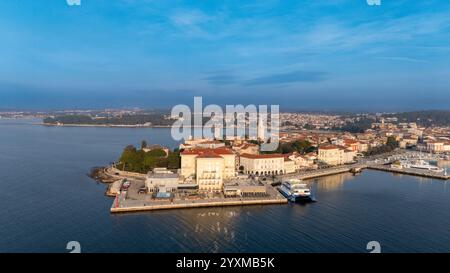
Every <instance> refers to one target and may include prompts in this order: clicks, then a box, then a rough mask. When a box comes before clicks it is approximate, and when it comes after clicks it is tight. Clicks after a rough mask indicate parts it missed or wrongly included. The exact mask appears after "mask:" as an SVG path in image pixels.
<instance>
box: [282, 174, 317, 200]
mask: <svg viewBox="0 0 450 273" xmlns="http://www.w3.org/2000/svg"><path fill="white" fill-rule="evenodd" d="M278 190H279V191H280V193H281V194H283V196H284V197H286V198H287V199H288V200H289V201H291V202H299V201H313V199H312V198H311V190H310V188H309V187H308V185H306V184H304V183H301V181H300V180H298V179H291V180H289V181H285V182H283V183H281V186H280V187H279V188H278Z"/></svg>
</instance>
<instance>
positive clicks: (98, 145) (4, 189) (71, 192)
mask: <svg viewBox="0 0 450 273" xmlns="http://www.w3.org/2000/svg"><path fill="white" fill-rule="evenodd" d="M142 139H146V140H147V141H148V142H150V143H161V144H165V145H168V146H171V147H174V146H176V145H177V143H176V142H175V141H172V140H171V138H170V131H169V130H168V129H118V128H75V127H74V128H69V127H67V128H66V127H65V128H61V127H43V126H38V125H32V121H18V120H0V174H1V176H0V187H1V188H0V208H1V209H2V212H1V213H0V252H67V250H66V244H67V242H69V241H79V242H80V243H81V248H82V251H83V252H366V244H367V242H369V241H372V240H376V241H379V242H380V244H381V247H382V251H384V252H448V251H449V250H450V228H449V227H450V185H448V184H447V183H446V182H443V181H438V180H431V179H420V178H417V177H410V176H394V175H392V174H389V173H383V172H376V171H365V172H364V173H363V174H361V175H359V176H352V175H349V174H344V175H337V176H330V177H325V178H321V179H317V180H313V181H309V183H310V184H311V185H312V187H313V189H314V192H315V195H316V198H317V199H318V200H319V202H317V203H314V204H308V205H298V204H297V205H294V204H290V205H274V206H254V207H232V208H214V209H190V210H180V211H160V212H152V213H139V214H120V215H111V214H110V213H109V208H110V206H111V202H112V199H110V198H108V197H105V196H104V191H105V188H106V186H105V185H103V184H99V183H96V182H95V181H93V180H91V179H90V178H89V177H88V176H87V175H86V174H87V173H88V172H89V170H90V168H91V167H93V166H99V165H105V164H108V163H109V162H110V161H111V160H114V159H116V158H118V156H119V155H120V153H121V150H122V148H123V147H124V146H126V145H128V144H135V145H139V143H140V141H141V140H142Z"/></svg>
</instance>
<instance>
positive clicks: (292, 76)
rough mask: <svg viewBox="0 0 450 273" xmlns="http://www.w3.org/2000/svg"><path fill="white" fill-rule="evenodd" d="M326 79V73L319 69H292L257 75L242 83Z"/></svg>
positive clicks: (281, 82) (258, 83)
mask: <svg viewBox="0 0 450 273" xmlns="http://www.w3.org/2000/svg"><path fill="white" fill-rule="evenodd" d="M326 79H327V73H325V72H320V71H292V72H287V73H279V74H272V75H266V76H261V77H257V78H254V79H251V80H247V81H245V82H244V85H246V86H251V85H267V84H285V83H295V82H320V81H324V80H326Z"/></svg>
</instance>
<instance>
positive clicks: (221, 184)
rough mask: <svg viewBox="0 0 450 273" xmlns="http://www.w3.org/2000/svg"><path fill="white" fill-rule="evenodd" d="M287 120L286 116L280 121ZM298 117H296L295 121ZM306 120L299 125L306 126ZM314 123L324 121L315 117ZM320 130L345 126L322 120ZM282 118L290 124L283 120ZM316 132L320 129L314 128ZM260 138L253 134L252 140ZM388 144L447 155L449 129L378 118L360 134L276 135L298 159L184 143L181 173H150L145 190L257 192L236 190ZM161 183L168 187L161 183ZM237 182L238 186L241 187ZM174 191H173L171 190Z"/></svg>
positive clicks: (252, 147) (244, 146) (242, 144)
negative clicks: (301, 144)
mask: <svg viewBox="0 0 450 273" xmlns="http://www.w3.org/2000/svg"><path fill="white" fill-rule="evenodd" d="M286 115H287V116H286ZM295 116H296V117H298V115H295ZM312 116H314V115H311V116H306V117H303V118H304V122H308V123H311V121H312ZM315 117H316V118H317V119H318V120H317V122H319V119H322V118H323V117H324V116H322V115H319V116H317V115H315ZM326 117H327V119H325V120H324V121H320V122H322V123H321V124H323V122H325V123H326V124H328V125H326V126H331V125H333V126H334V125H336V124H340V123H341V122H348V121H345V120H342V119H341V120H340V121H337V120H336V119H335V118H334V116H330V117H328V116H326ZM284 118H293V116H291V114H284ZM320 126H322V125H320ZM259 136H260V135H259V134H258V137H259ZM388 138H394V139H395V140H396V141H397V142H398V144H399V147H400V148H415V149H420V150H423V151H428V152H433V153H447V152H449V153H450V128H448V127H446V128H439V127H433V128H424V127H420V126H418V125H417V124H416V123H401V122H400V123H399V122H398V121H397V120H396V119H395V118H386V119H384V118H381V119H379V121H377V122H373V123H372V126H371V128H370V129H368V130H366V131H365V132H363V133H348V132H336V131H332V130H313V131H311V130H310V131H306V130H300V131H299V130H295V131H284V132H282V133H280V135H279V140H280V142H281V144H283V143H292V142H294V141H307V142H309V143H310V144H311V146H312V149H311V151H312V152H308V153H303V154H300V153H298V152H292V153H288V154H276V153H274V154H267V153H265V154H264V153H260V146H259V145H258V141H254V140H248V139H247V140H245V139H241V138H234V139H231V140H229V141H227V144H225V141H219V140H214V139H190V140H187V141H185V142H184V143H183V144H181V145H180V147H179V148H180V150H181V151H182V152H181V153H180V156H181V168H180V169H179V170H178V172H177V173H171V172H166V171H164V170H158V169H157V170H156V172H155V171H153V173H151V174H149V177H148V178H147V184H148V185H147V187H148V188H152V189H154V188H155V185H162V187H160V188H163V189H165V190H169V191H170V190H173V189H174V188H195V189H197V190H199V191H204V192H222V193H227V194H230V192H232V193H234V194H236V193H238V194H245V193H246V192H247V193H256V192H262V191H263V189H262V188H257V187H256V188H255V186H254V185H246V186H245V187H244V186H242V185H244V184H245V182H242V181H247V180H248V179H250V178H252V177H257V176H277V175H283V174H289V173H295V172H299V171H301V170H307V169H316V168H318V167H319V166H320V165H331V166H336V165H342V164H350V163H354V162H355V160H356V159H357V158H358V157H359V156H363V154H364V153H365V152H368V151H370V150H371V149H374V148H376V147H379V146H381V145H385V144H386V143H387V140H388ZM163 181H171V182H167V183H164V182H163ZM241 182H242V183H241ZM175 185H176V187H175Z"/></svg>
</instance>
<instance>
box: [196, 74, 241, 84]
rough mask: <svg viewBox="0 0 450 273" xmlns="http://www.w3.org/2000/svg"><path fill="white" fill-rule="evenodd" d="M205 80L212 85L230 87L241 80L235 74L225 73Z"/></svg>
mask: <svg viewBox="0 0 450 273" xmlns="http://www.w3.org/2000/svg"><path fill="white" fill-rule="evenodd" d="M203 80H205V81H207V82H208V83H209V84H212V85H229V84H234V83H237V82H238V80H239V78H238V77H236V76H235V75H233V74H229V73H223V74H215V75H210V76H207V77H204V78H203Z"/></svg>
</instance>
